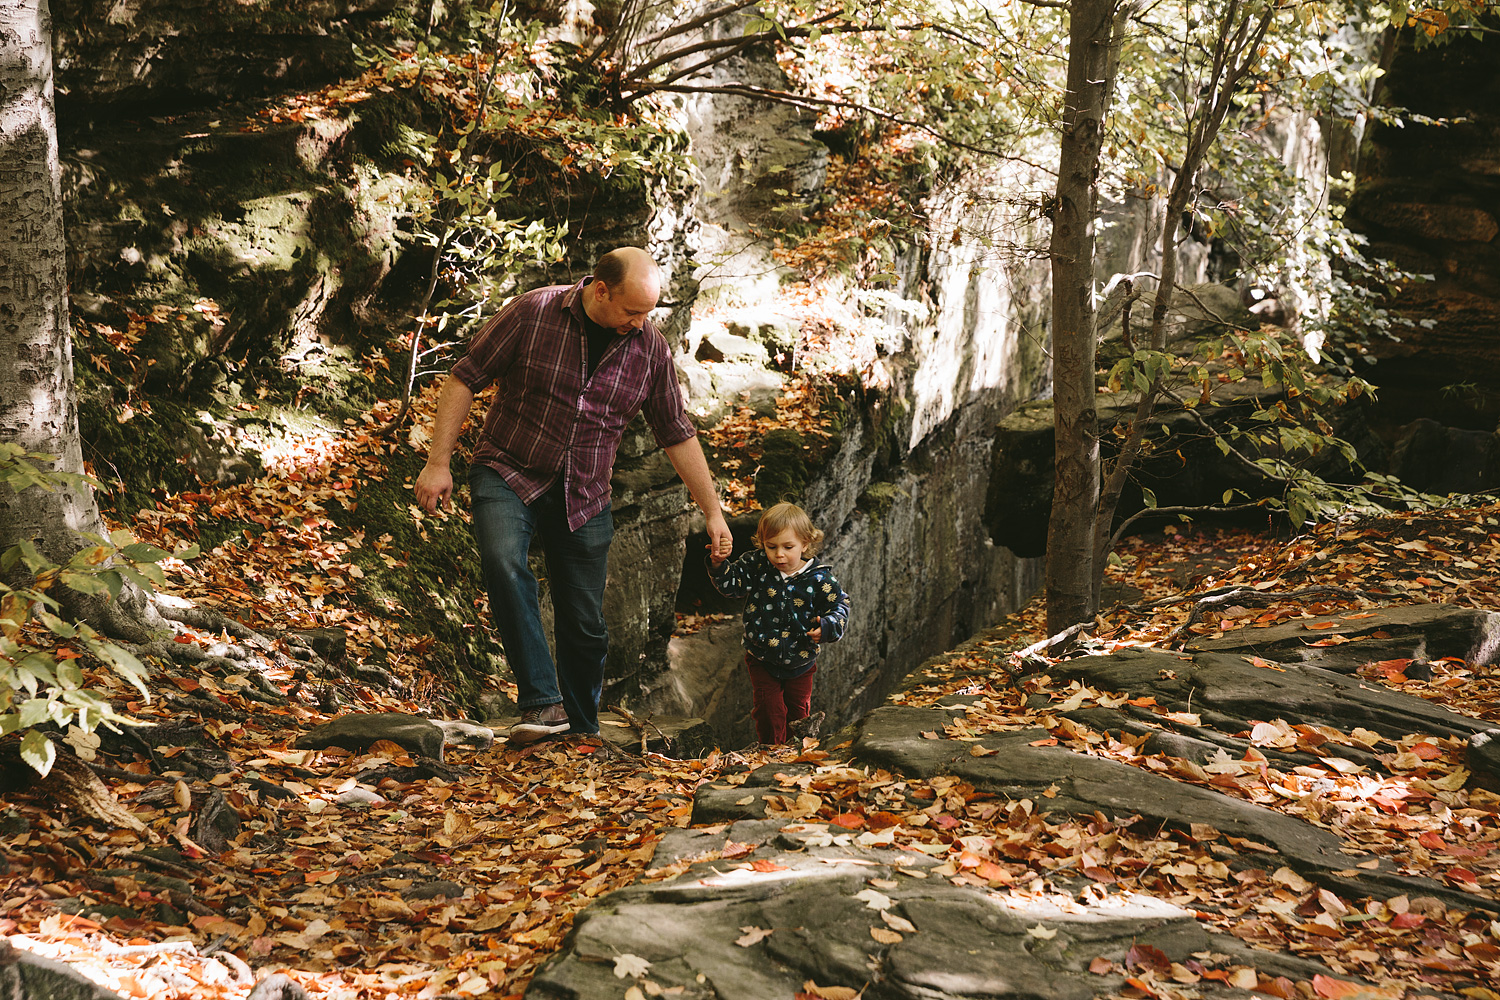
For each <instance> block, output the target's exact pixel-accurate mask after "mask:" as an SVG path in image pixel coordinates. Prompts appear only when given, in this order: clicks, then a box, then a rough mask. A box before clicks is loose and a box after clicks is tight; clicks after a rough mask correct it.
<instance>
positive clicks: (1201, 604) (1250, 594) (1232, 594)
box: [1166, 584, 1391, 645]
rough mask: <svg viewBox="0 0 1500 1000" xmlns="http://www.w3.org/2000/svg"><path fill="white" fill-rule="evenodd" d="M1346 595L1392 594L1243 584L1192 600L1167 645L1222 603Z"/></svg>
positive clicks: (1374, 598)
mask: <svg viewBox="0 0 1500 1000" xmlns="http://www.w3.org/2000/svg"><path fill="white" fill-rule="evenodd" d="M1313 596H1319V597H1343V598H1346V599H1348V600H1358V599H1359V598H1364V599H1365V600H1371V601H1385V600H1390V598H1391V595H1390V594H1383V593H1379V592H1377V591H1372V590H1351V589H1349V588H1348V587H1334V586H1329V585H1326V584H1319V585H1318V586H1314V587H1303V588H1302V589H1301V590H1293V591H1283V592H1277V591H1272V590H1255V589H1254V588H1251V587H1241V588H1239V589H1236V590H1230V591H1226V592H1225V593H1221V594H1216V595H1214V596H1213V597H1204V598H1202V599H1200V600H1198V601H1197V602H1196V603H1194V604H1193V609H1192V610H1191V611H1189V612H1188V616H1187V621H1185V622H1183V623H1182V625H1181V626H1179V627H1178V628H1177V629H1176V630H1175V631H1174V632H1173V633H1172V634H1171V635H1169V636H1167V640H1166V641H1167V643H1168V645H1171V644H1174V643H1177V642H1179V641H1180V640H1181V639H1182V637H1183V636H1184V635H1186V634H1187V631H1188V629H1190V628H1192V627H1193V626H1194V625H1196V624H1197V623H1198V621H1199V620H1200V619H1202V617H1203V615H1204V613H1205V612H1207V611H1211V610H1213V609H1214V608H1217V607H1222V606H1224V605H1226V604H1231V603H1233V604H1238V605H1241V606H1244V607H1259V608H1264V607H1269V606H1270V605H1272V604H1277V603H1280V602H1281V601H1295V600H1300V599H1302V598H1304V597H1313Z"/></svg>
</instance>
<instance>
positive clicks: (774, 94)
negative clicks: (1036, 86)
mask: <svg viewBox="0 0 1500 1000" xmlns="http://www.w3.org/2000/svg"><path fill="white" fill-rule="evenodd" d="M651 91H665V92H667V93H672V94H728V95H731V96H738V97H748V98H752V99H755V100H761V101H772V102H775V103H778V104H790V105H793V106H794V107H800V108H806V109H807V110H809V111H817V110H821V109H823V108H848V109H849V110H851V111H861V112H864V113H865V114H869V115H873V116H875V117H876V118H880V119H882V120H883V121H888V122H891V123H892V124H895V125H904V126H906V127H907V128H913V129H917V130H918V131H921V132H926V133H927V134H928V135H930V136H932V137H933V138H935V139H937V140H938V141H940V142H943V143H946V144H947V145H949V146H952V147H954V148H955V149H965V150H968V151H969V152H971V153H978V154H980V155H981V156H991V157H995V158H997V159H1002V160H1013V159H1015V157H1013V156H1010V155H1009V154H1007V153H1004V152H1002V151H1001V150H998V149H991V148H988V147H985V146H976V145H974V144H973V143H967V142H963V141H962V140H959V139H955V138H953V137H952V136H949V135H946V134H945V133H943V132H942V131H941V130H940V129H937V128H934V127H933V126H931V125H928V124H926V123H925V122H919V121H912V120H911V119H909V118H902V117H901V116H900V115H896V114H892V113H891V112H889V111H882V110H880V109H879V108H875V107H871V106H870V105H868V104H861V103H860V102H859V101H844V100H835V99H832V98H826V97H809V96H805V95H802V94H793V93H791V92H789V91H785V90H771V89H770V88H768V87H754V86H750V85H749V84H728V85H725V86H718V87H699V86H692V85H686V84H677V85H673V86H649V87H647V88H643V89H642V90H640V91H637V92H636V96H638V97H639V96H644V95H645V94H646V93H649V92H651ZM632 99H633V98H632Z"/></svg>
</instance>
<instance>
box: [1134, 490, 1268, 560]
mask: <svg viewBox="0 0 1500 1000" xmlns="http://www.w3.org/2000/svg"><path fill="white" fill-rule="evenodd" d="M1259 506H1261V504H1260V502H1259V501H1257V502H1254V503H1236V504H1228V505H1225V506H1222V507H1213V506H1208V507H1202V506H1196V507H1195V506H1174V507H1147V508H1145V509H1144V510H1140V511H1137V512H1136V513H1134V514H1131V515H1130V516H1129V517H1127V518H1126V519H1125V520H1123V521H1121V522H1120V526H1119V527H1118V528H1116V529H1115V533H1114V534H1113V535H1111V536H1110V539H1109V548H1108V549H1106V550H1105V552H1106V554H1107V553H1109V552H1112V551H1114V548H1115V546H1116V545H1119V544H1120V539H1122V538H1124V537H1125V530H1126V529H1127V528H1129V527H1130V526H1131V525H1132V524H1134V523H1135V522H1137V521H1139V520H1141V519H1142V518H1146V517H1150V516H1151V515H1152V514H1223V513H1226V512H1228V511H1232V510H1248V509H1249V508H1251V507H1259Z"/></svg>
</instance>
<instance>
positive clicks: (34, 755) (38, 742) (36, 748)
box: [21, 729, 57, 778]
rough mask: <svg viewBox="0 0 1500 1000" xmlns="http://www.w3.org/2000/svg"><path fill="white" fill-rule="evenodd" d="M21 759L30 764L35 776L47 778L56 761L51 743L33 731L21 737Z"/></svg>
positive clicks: (55, 752) (55, 750)
mask: <svg viewBox="0 0 1500 1000" xmlns="http://www.w3.org/2000/svg"><path fill="white" fill-rule="evenodd" d="M21 759H22V760H24V761H25V762H26V763H28V764H30V765H31V766H32V768H33V769H34V770H35V771H36V773H37V774H40V775H41V776H42V777H44V778H45V777H46V776H47V772H48V771H51V770H52V764H53V762H54V761H56V760H57V749H56V748H55V747H54V746H53V745H52V741H51V740H49V739H47V737H45V736H43V735H42V734H41V733H39V732H37V731H36V730H35V729H33V730H32V731H31V732H29V733H27V734H26V735H25V736H23V737H21Z"/></svg>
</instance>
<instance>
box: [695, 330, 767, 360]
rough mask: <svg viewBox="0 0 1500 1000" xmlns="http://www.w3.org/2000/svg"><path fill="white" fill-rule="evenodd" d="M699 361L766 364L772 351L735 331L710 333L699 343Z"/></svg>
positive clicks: (697, 354)
mask: <svg viewBox="0 0 1500 1000" xmlns="http://www.w3.org/2000/svg"><path fill="white" fill-rule="evenodd" d="M695 357H696V358H697V359H698V360H699V361H753V362H755V363H757V364H760V365H765V364H767V363H768V362H769V361H770V353H769V352H768V351H767V350H766V348H765V345H763V344H759V343H756V342H755V341H753V340H751V339H750V338H748V337H741V336H738V335H736V334H733V333H710V334H709V335H708V336H706V337H704V338H703V340H702V342H701V343H699V344H698V351H697V353H696V354H695Z"/></svg>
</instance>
